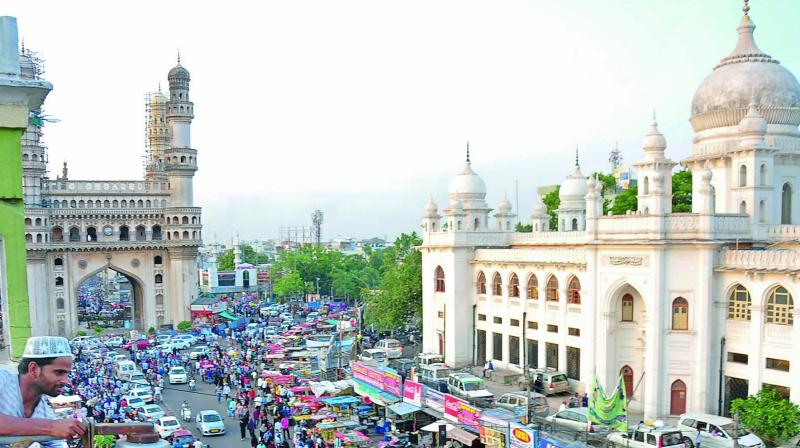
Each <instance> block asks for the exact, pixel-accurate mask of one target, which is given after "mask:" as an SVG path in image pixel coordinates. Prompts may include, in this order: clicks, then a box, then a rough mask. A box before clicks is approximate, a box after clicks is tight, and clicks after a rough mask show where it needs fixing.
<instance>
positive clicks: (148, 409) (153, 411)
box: [138, 404, 164, 422]
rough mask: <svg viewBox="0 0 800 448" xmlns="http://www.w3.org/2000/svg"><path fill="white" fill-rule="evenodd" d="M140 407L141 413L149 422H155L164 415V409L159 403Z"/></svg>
mask: <svg viewBox="0 0 800 448" xmlns="http://www.w3.org/2000/svg"><path fill="white" fill-rule="evenodd" d="M138 409H139V414H140V415H141V416H142V417H144V418H145V420H147V421H148V422H155V421H156V420H158V419H160V418H161V417H163V416H164V409H163V408H162V407H161V406H159V405H157V404H147V405H144V406H142V407H140V408H138Z"/></svg>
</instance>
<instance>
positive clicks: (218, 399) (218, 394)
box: [214, 386, 222, 403]
mask: <svg viewBox="0 0 800 448" xmlns="http://www.w3.org/2000/svg"><path fill="white" fill-rule="evenodd" d="M214 392H215V393H216V394H217V403H222V388H221V387H219V386H217V387H216V388H215V389H214Z"/></svg>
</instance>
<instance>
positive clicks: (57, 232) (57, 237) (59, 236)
mask: <svg viewBox="0 0 800 448" xmlns="http://www.w3.org/2000/svg"><path fill="white" fill-rule="evenodd" d="M50 233H51V235H50V239H51V240H52V241H54V242H56V241H64V229H62V228H61V227H59V226H55V227H53V230H52V231H51V232H50Z"/></svg>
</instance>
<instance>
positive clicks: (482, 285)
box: [475, 272, 486, 295]
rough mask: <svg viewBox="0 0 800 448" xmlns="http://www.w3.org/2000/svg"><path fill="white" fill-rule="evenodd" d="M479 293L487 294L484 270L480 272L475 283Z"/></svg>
mask: <svg viewBox="0 0 800 448" xmlns="http://www.w3.org/2000/svg"><path fill="white" fill-rule="evenodd" d="M475 287H476V289H477V290H478V295H483V294H486V275H485V274H484V273H483V272H480V273H479V274H478V281H477V283H476V285H475Z"/></svg>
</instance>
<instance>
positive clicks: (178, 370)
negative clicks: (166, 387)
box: [167, 366, 189, 384]
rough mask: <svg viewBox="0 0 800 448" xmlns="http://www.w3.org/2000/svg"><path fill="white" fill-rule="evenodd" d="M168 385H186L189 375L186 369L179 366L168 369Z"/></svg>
mask: <svg viewBox="0 0 800 448" xmlns="http://www.w3.org/2000/svg"><path fill="white" fill-rule="evenodd" d="M167 375H169V384H186V383H187V382H189V375H188V374H187V373H186V369H184V368H183V367H180V366H175V367H171V368H170V369H169V373H168V374H167Z"/></svg>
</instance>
